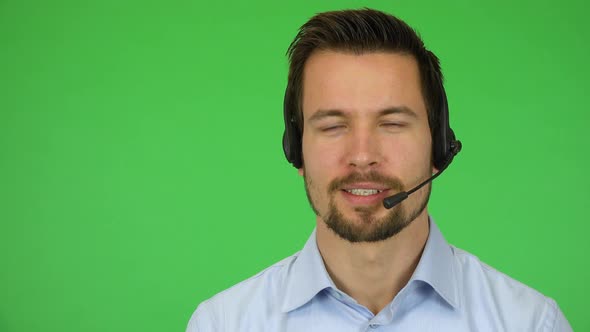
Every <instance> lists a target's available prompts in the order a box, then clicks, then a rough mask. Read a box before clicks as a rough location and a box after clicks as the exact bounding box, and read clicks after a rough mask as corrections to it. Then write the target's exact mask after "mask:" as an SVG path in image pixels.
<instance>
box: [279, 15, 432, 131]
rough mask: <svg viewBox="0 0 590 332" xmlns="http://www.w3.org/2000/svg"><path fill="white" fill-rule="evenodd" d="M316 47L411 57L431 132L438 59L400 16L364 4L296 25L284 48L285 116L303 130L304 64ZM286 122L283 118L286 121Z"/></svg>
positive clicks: (318, 48)
mask: <svg viewBox="0 0 590 332" xmlns="http://www.w3.org/2000/svg"><path fill="white" fill-rule="evenodd" d="M316 50H335V51H341V52H351V53H353V54H359V55H360V54H363V53H367V52H378V51H388V52H396V53H400V54H409V55H412V56H413V57H414V58H415V59H416V61H417V63H418V69H419V71H420V82H421V86H422V95H423V96H424V103H425V104H426V108H427V111H428V124H429V125H430V131H431V133H434V132H435V128H436V127H437V126H438V122H439V121H438V117H439V116H440V115H439V113H440V111H439V110H440V108H441V107H442V106H441V98H442V96H441V93H442V87H441V85H442V80H443V76H442V73H441V70H440V63H439V60H438V58H437V57H436V56H435V55H434V54H433V53H432V52H430V51H429V50H428V49H426V47H425V46H424V42H423V41H422V39H420V37H419V36H418V34H417V33H416V31H414V29H412V28H411V27H410V26H409V25H407V24H406V23H405V22H404V21H402V20H400V19H399V18H397V17H395V16H393V15H390V14H387V13H384V12H381V11H377V10H373V9H369V8H364V9H357V10H342V11H330V12H324V13H319V14H317V15H315V16H313V17H312V18H311V19H310V20H309V21H307V22H306V23H305V24H304V25H302V26H301V28H300V29H299V31H298V33H297V36H295V39H294V40H293V42H291V45H290V46H289V49H288V50H287V56H288V57H289V78H288V84H287V91H286V92H285V107H286V116H289V117H290V119H289V120H290V121H292V122H295V123H296V124H297V127H298V129H299V133H300V134H301V133H302V132H303V109H302V91H303V68H304V66H305V62H306V61H307V59H308V58H309V57H310V55H311V54H312V53H313V52H314V51H316ZM286 120H287V119H286Z"/></svg>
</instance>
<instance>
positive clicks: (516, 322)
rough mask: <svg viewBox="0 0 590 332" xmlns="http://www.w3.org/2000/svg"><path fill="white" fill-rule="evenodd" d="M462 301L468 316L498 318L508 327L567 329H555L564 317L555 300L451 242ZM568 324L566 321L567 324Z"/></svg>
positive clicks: (494, 319)
mask: <svg viewBox="0 0 590 332" xmlns="http://www.w3.org/2000/svg"><path fill="white" fill-rule="evenodd" d="M451 248H452V251H453V254H454V257H455V261H456V264H455V268H456V269H455V271H456V277H457V282H458V283H459V288H460V292H461V302H462V306H461V307H462V308H463V311H464V313H465V314H466V315H467V316H477V317H479V318H478V319H479V320H481V319H483V320H490V323H492V321H495V322H494V325H496V324H498V322H500V323H501V324H502V325H504V327H505V328H506V329H507V330H519V331H532V330H534V331H554V330H555V331H570V330H571V328H570V329H569V330H568V329H555V325H556V324H557V325H559V324H562V323H560V321H565V323H566V325H567V320H565V317H563V314H562V313H561V311H560V309H559V307H558V306H557V304H556V302H555V301H554V300H553V299H551V298H549V297H547V296H545V295H543V294H541V293H540V292H539V291H537V290H535V289H533V288H532V287H529V286H527V285H525V284H524V283H522V282H520V281H518V280H516V279H514V278H512V277H510V276H508V275H506V274H504V273H502V272H500V271H498V270H496V269H495V268H493V267H491V266H489V265H488V264H486V263H484V262H482V261H481V260H480V259H479V258H478V257H477V256H475V255H473V254H471V253H468V252H466V251H464V250H462V249H459V248H456V247H454V246H451ZM566 325H564V326H566ZM567 326H569V325H567Z"/></svg>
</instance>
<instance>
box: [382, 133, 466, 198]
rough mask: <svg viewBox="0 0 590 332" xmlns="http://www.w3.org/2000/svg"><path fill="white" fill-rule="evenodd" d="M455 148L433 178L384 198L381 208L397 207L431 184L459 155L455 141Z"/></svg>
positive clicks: (457, 142) (459, 146)
mask: <svg viewBox="0 0 590 332" xmlns="http://www.w3.org/2000/svg"><path fill="white" fill-rule="evenodd" d="M454 143H455V146H456V147H455V148H454V149H453V150H452V152H451V155H450V156H449V158H447V161H446V162H445V163H444V165H443V167H442V168H441V169H440V170H439V171H438V172H436V174H434V175H433V176H431V177H429V178H428V179H426V180H425V181H423V182H422V183H420V184H419V185H417V186H415V187H414V188H412V189H411V190H409V191H402V192H399V193H397V194H395V195H392V196H389V197H386V198H384V199H383V206H384V207H385V208H386V209H391V208H392V207H394V206H396V205H398V204H399V203H401V202H402V201H403V200H405V199H406V198H408V196H410V195H411V194H413V193H414V192H415V191H416V190H418V189H420V188H422V187H423V186H424V185H425V184H427V183H428V182H431V181H432V180H434V179H436V178H437V177H438V176H439V175H441V174H442V172H444V170H445V169H447V167H449V165H450V164H451V161H453V157H454V156H455V155H456V154H457V153H459V151H461V142H459V141H455V142H454Z"/></svg>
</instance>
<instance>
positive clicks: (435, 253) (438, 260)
mask: <svg viewBox="0 0 590 332" xmlns="http://www.w3.org/2000/svg"><path fill="white" fill-rule="evenodd" d="M429 225H430V232H429V234H428V239H427V240H426V245H425V246H424V250H423V251H422V257H420V262H418V266H416V270H414V274H413V275H412V277H411V278H410V282H412V281H413V280H421V281H423V282H425V283H427V284H429V285H430V286H431V287H432V288H433V289H434V290H435V291H436V292H437V293H438V294H439V295H440V296H441V297H442V298H443V299H444V300H445V301H446V302H448V303H449V304H450V305H451V306H453V307H454V308H458V307H459V293H458V291H459V287H458V283H457V276H456V274H455V273H456V268H455V259H454V253H453V248H452V247H451V246H450V245H449V244H448V243H447V241H446V240H445V238H444V237H443V235H442V233H441V231H440V230H439V229H438V226H437V225H436V223H435V222H434V220H433V219H432V217H430V218H429Z"/></svg>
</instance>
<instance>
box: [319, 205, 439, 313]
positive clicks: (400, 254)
mask: <svg viewBox="0 0 590 332" xmlns="http://www.w3.org/2000/svg"><path fill="white" fill-rule="evenodd" d="M428 233H429V226H428V212H427V211H426V209H424V211H422V213H421V214H420V215H419V216H418V217H416V219H414V220H413V221H412V222H411V223H410V224H409V225H408V226H407V227H406V228H404V229H403V230H402V231H401V232H400V233H398V234H396V235H395V236H392V237H391V238H389V239H386V240H384V241H379V242H361V243H351V242H349V241H347V240H344V239H342V238H341V237H339V236H338V235H337V234H336V233H334V231H332V230H331V229H329V228H328V227H327V226H326V224H325V222H324V221H323V220H321V219H320V218H319V217H318V218H317V243H318V248H319V250H320V253H321V255H322V258H323V260H324V264H325V265H326V270H327V271H328V274H329V275H330V277H331V278H332V280H333V281H334V284H335V285H336V287H338V289H340V290H341V291H343V292H345V293H347V294H348V295H350V296H351V297H352V298H354V299H355V300H356V301H357V302H358V303H360V304H362V305H364V306H365V307H367V308H368V309H369V310H371V311H372V312H373V313H374V314H377V313H378V312H379V311H381V309H383V308H384V307H385V306H386V305H387V304H389V303H390V302H391V301H392V300H393V298H394V297H395V296H396V295H397V293H398V292H399V291H400V290H401V289H402V288H403V287H404V286H405V285H406V284H407V283H408V281H409V280H410V277H411V276H412V274H413V273H414V270H415V269H416V266H417V265H418V262H419V260H420V256H421V255H422V250H423V249H424V245H425V244H426V240H427V238H428Z"/></svg>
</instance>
